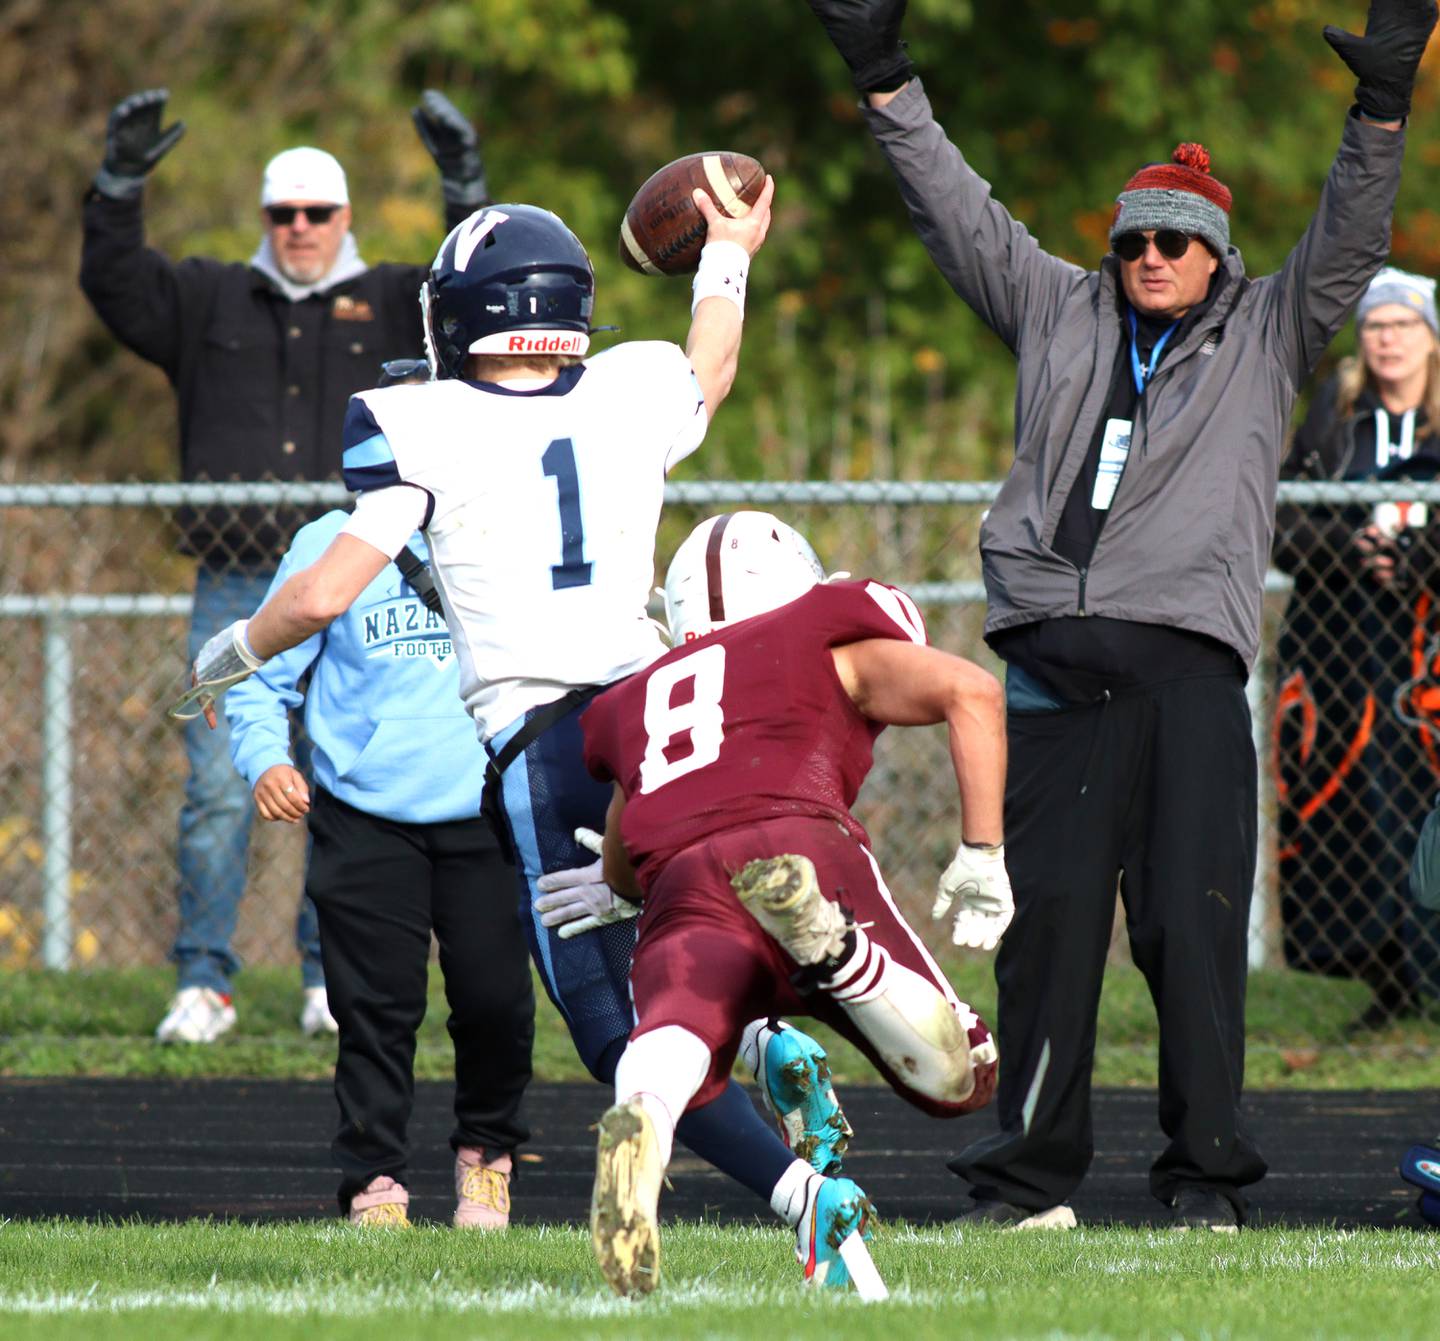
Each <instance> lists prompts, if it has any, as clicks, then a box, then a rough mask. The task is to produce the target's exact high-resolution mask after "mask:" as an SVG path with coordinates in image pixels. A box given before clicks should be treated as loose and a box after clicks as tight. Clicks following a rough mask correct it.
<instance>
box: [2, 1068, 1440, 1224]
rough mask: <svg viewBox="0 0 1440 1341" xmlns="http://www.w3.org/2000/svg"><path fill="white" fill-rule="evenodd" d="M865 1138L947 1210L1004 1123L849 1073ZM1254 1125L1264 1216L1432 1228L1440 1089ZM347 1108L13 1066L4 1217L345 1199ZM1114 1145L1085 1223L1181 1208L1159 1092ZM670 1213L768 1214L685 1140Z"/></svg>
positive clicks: (1274, 1103) (536, 1194) (856, 1163)
mask: <svg viewBox="0 0 1440 1341" xmlns="http://www.w3.org/2000/svg"><path fill="white" fill-rule="evenodd" d="M842 1097H843V1100H844V1103H845V1109H846V1113H847V1114H848V1116H849V1117H850V1120H851V1122H852V1123H853V1125H854V1127H855V1129H856V1132H857V1136H856V1141H855V1146H854V1150H853V1152H852V1154H851V1155H850V1156H849V1157H847V1159H846V1161H845V1171H846V1173H847V1174H849V1175H850V1176H851V1177H853V1178H855V1179H856V1180H857V1181H858V1182H859V1183H860V1184H861V1185H862V1186H863V1187H864V1188H865V1190H866V1191H867V1192H868V1193H869V1194H870V1196H871V1198H872V1199H873V1200H874V1202H875V1204H876V1206H877V1207H878V1208H879V1210H880V1211H881V1213H882V1215H885V1216H887V1217H890V1218H901V1217H903V1218H905V1219H908V1220H912V1221H922V1222H926V1221H928V1222H934V1221H943V1220H947V1219H950V1218H952V1217H953V1216H954V1215H956V1214H957V1213H958V1211H960V1210H961V1209H963V1207H964V1206H965V1205H966V1204H967V1202H966V1199H965V1184H964V1183H963V1182H962V1181H961V1180H960V1179H958V1178H956V1177H955V1176H954V1175H953V1174H951V1173H949V1172H947V1170H946V1168H945V1161H946V1160H947V1159H948V1158H950V1157H951V1156H952V1155H953V1154H954V1153H955V1151H956V1150H957V1149H958V1148H959V1147H960V1146H961V1145H962V1144H964V1143H966V1142H967V1141H968V1140H970V1139H971V1138H972V1137H974V1136H975V1135H977V1134H979V1133H982V1132H986V1131H989V1130H991V1129H992V1127H993V1123H994V1119H993V1116H992V1114H991V1112H990V1111H987V1112H984V1113H981V1114H978V1115H976V1116H974V1117H971V1118H963V1119H960V1120H959V1121H956V1122H939V1121H935V1120H932V1119H930V1118H926V1117H924V1116H923V1115H921V1114H919V1113H916V1112H915V1111H914V1110H912V1109H910V1108H907V1107H906V1106H905V1105H904V1104H902V1103H901V1102H900V1101H899V1100H898V1099H896V1098H895V1097H894V1096H893V1095H892V1094H890V1092H889V1091H888V1090H883V1089H878V1088H874V1087H862V1086H847V1087H846V1088H845V1090H844V1093H843V1096H842ZM606 1098H607V1096H606V1092H605V1090H603V1089H602V1088H601V1087H600V1086H599V1085H536V1086H534V1087H532V1089H531V1090H530V1094H529V1098H528V1100H527V1106H528V1116H529V1120H530V1124H531V1129H532V1133H533V1134H532V1138H531V1142H530V1145H529V1146H528V1147H527V1149H526V1160H525V1162H524V1163H522V1164H521V1166H520V1177H519V1180H518V1183H517V1185H516V1187H515V1188H514V1217H515V1219H516V1220H517V1221H520V1222H538V1221H549V1222H552V1223H553V1222H563V1221H570V1222H574V1221H578V1220H580V1219H582V1218H583V1217H584V1216H585V1214H586V1213H587V1210H588V1207H589V1197H590V1181H591V1177H592V1175H593V1171H594V1137H593V1135H592V1134H591V1132H590V1130H589V1126H590V1124H591V1123H592V1122H594V1121H595V1119H596V1118H597V1117H598V1116H599V1114H600V1112H601V1111H602V1110H603V1109H604V1107H605V1104H606ZM448 1103H449V1088H448V1086H446V1085H443V1084H438V1083H431V1084H422V1085H420V1086H418V1087H417V1095H416V1105H415V1119H414V1122H413V1124H412V1144H413V1146H414V1150H415V1159H414V1161H413V1164H412V1167H411V1176H410V1188H411V1198H412V1200H411V1213H412V1216H413V1217H415V1218H418V1219H433V1220H445V1219H448V1216H449V1213H450V1208H451V1203H450V1199H449V1198H450V1190H451V1189H450V1177H451V1173H450V1161H451V1155H450V1151H449V1148H448V1145H447V1138H448V1134H449V1130H450V1121H449V1114H448V1112H447V1106H448ZM1247 1111H1248V1113H1249V1119H1250V1123H1251V1127H1252V1129H1253V1131H1254V1134H1255V1136H1256V1138H1257V1139H1258V1141H1259V1143H1260V1146H1261V1148H1262V1149H1263V1150H1264V1152H1265V1154H1266V1156H1267V1157H1268V1159H1269V1161H1270V1175H1269V1177H1268V1178H1267V1179H1266V1180H1265V1181H1264V1182H1263V1183H1261V1184H1260V1185H1259V1187H1258V1188H1256V1189H1255V1190H1254V1193H1253V1198H1252V1201H1253V1211H1252V1223H1254V1224H1256V1225H1266V1224H1269V1225H1289V1226H1298V1225H1317V1224H1318V1225H1326V1224H1328V1225H1337V1226H1344V1227H1349V1226H1359V1225H1376V1226H1384V1227H1393V1226H1397V1225H1407V1224H1409V1225H1413V1224H1415V1223H1416V1218H1415V1216H1414V1215H1413V1213H1411V1210H1410V1208H1411V1206H1412V1203H1413V1198H1414V1193H1413V1190H1412V1189H1408V1188H1407V1187H1406V1185H1405V1184H1404V1183H1402V1182H1401V1181H1400V1179H1399V1177H1398V1175H1397V1174H1396V1171H1395V1167H1396V1163H1397V1161H1398V1159H1399V1157H1400V1155H1401V1154H1402V1153H1403V1152H1404V1151H1405V1150H1406V1149H1407V1148H1408V1147H1409V1146H1410V1145H1412V1144H1414V1143H1415V1142H1417V1141H1430V1140H1432V1139H1433V1137H1434V1133H1435V1131H1436V1129H1437V1127H1440V1090H1407V1091H1383V1092H1377V1091H1346V1092H1310V1093H1307V1092H1295V1091H1290V1092H1269V1093H1261V1092H1255V1093H1252V1094H1251V1095H1249V1096H1248V1098H1247ZM334 1119H335V1108H334V1100H333V1098H332V1097H331V1093H330V1087H329V1085H328V1084H326V1083H323V1082H318V1081H316V1082H286V1081H243V1080H213V1081H178V1082H177V1081H153V1080H63V1081H57V1080H16V1079H4V1080H0V1217H10V1218H13V1219H29V1218H35V1217H39V1216H72V1217H84V1218H91V1219H93V1218H111V1219H142V1220H185V1219H191V1218H193V1217H198V1216H213V1217H215V1218H216V1219H235V1220H243V1221H259V1220H293V1219H310V1218H316V1217H322V1216H330V1215H333V1214H335V1203H334V1187H335V1182H336V1177H335V1174H334V1172H333V1170H332V1168H331V1166H330V1162H329V1151H328V1143H329V1137H330V1133H331V1130H332V1128H333V1125H334ZM1095 1133H1096V1147H1097V1153H1096V1156H1095V1163H1094V1166H1093V1168H1092V1170H1091V1173H1090V1176H1089V1178H1088V1179H1086V1181H1085V1184H1084V1186H1083V1187H1082V1188H1081V1189H1080V1191H1079V1193H1078V1194H1077V1195H1076V1196H1075V1198H1074V1201H1073V1205H1074V1207H1075V1210H1076V1213H1077V1214H1078V1215H1079V1216H1080V1217H1081V1219H1082V1220H1083V1221H1090V1222H1101V1223H1112V1224H1128V1225H1143V1224H1161V1223H1164V1211H1163V1210H1162V1209H1161V1208H1160V1207H1159V1205H1158V1204H1157V1203H1156V1202H1154V1201H1153V1200H1151V1198H1150V1196H1149V1193H1148V1190H1147V1183H1146V1171H1147V1169H1148V1167H1149V1163H1150V1161H1151V1159H1152V1158H1153V1157H1154V1156H1155V1154H1156V1153H1157V1152H1158V1151H1159V1149H1160V1145H1161V1137H1160V1133H1159V1128H1158V1125H1157V1122H1156V1117H1155V1095H1154V1093H1153V1092H1150V1091H1145V1090H1099V1091H1096V1094H1095ZM670 1178H671V1182H672V1184H673V1191H671V1192H669V1193H667V1194H666V1197H665V1200H664V1203H663V1205H664V1211H665V1214H666V1216H667V1217H670V1218H676V1219H700V1218H707V1219H712V1220H726V1221H737V1220H748V1219H751V1218H752V1217H754V1216H756V1215H760V1214H763V1215H766V1216H768V1211H767V1210H766V1208H765V1207H764V1206H762V1205H761V1204H760V1203H759V1201H758V1200H757V1199H756V1198H755V1197H753V1196H752V1195H751V1194H750V1193H748V1192H746V1191H745V1190H744V1189H743V1188H740V1187H737V1186H735V1185H734V1184H732V1183H730V1182H729V1181H728V1180H727V1179H726V1178H724V1177H723V1176H721V1175H720V1174H717V1173H715V1172H713V1171H711V1170H710V1169H709V1168H708V1167H707V1166H705V1165H703V1164H701V1163H700V1162H699V1161H698V1160H696V1159H694V1158H693V1157H691V1156H690V1155H689V1154H688V1152H686V1151H684V1150H683V1149H682V1150H679V1151H677V1155H676V1159H675V1161H674V1163H673V1164H672V1165H671V1171H670Z"/></svg>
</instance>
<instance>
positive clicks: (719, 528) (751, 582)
mask: <svg viewBox="0 0 1440 1341" xmlns="http://www.w3.org/2000/svg"><path fill="white" fill-rule="evenodd" d="M823 581H825V570H824V568H822V567H821V566H820V560H819V559H818V558H817V557H816V555H815V551H814V550H813V549H811V548H810V542H809V541H808V540H806V539H805V537H804V536H803V535H801V534H800V532H799V531H797V530H795V529H794V528H793V527H790V526H787V525H786V524H785V523H784V522H782V521H781V520H780V519H779V518H778V517H772V516H771V515H770V514H769V513H768V512H726V513H724V514H722V515H721V516H719V517H711V518H710V519H709V520H708V521H703V522H701V523H700V525H699V526H697V527H696V528H695V529H694V530H693V531H691V532H690V534H689V535H688V536H686V538H685V542H684V544H682V545H681V546H680V548H679V549H678V550H676V551H675V557H674V558H673V559H672V560H671V561H670V568H669V571H668V572H667V573H666V574H665V622H666V623H667V624H669V626H670V638H671V641H672V642H674V643H675V644H676V646H679V644H681V643H686V642H690V641H692V640H693V639H695V638H700V637H703V636H704V635H705V634H707V633H711V632H713V631H714V630H715V629H719V628H723V627H724V626H725V625H726V624H733V623H734V622H735V621H736V620H739V619H748V618H749V617H750V616H751V615H760V614H764V613H765V612H766V611H767V610H775V609H778V608H779V607H780V606H782V605H788V604H789V603H790V602H791V601H793V600H795V599H796V597H799V596H803V595H804V594H805V593H806V592H807V591H809V590H810V588H811V587H814V586H817V585H818V584H819V583H821V582H823Z"/></svg>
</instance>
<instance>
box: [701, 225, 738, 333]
mask: <svg viewBox="0 0 1440 1341" xmlns="http://www.w3.org/2000/svg"><path fill="white" fill-rule="evenodd" d="M749 274H750V253H749V252H747V251H746V250H745V248H744V247H742V246H741V245H740V244H739V243H738V242H707V243H706V244H705V246H704V247H703V248H702V249H701V251H700V268H699V269H698V270H697V271H696V272H695V282H694V284H693V285H692V286H691V287H692V289H693V291H694V297H693V298H692V299H691V302H690V315H691V316H692V317H693V316H694V315H695V309H696V308H697V307H699V306H700V304H701V303H702V302H703V301H704V300H705V299H706V298H728V299H729V300H730V301H731V302H732V303H734V304H735V306H736V307H738V308H739V309H740V319H741V320H742V321H743V320H744V319H745V280H746V278H747V277H748V276H749Z"/></svg>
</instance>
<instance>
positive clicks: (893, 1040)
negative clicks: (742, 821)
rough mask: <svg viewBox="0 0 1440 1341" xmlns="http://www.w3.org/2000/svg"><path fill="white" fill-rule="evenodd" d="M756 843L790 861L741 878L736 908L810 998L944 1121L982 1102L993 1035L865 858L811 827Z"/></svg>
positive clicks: (840, 838)
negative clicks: (796, 973)
mask: <svg viewBox="0 0 1440 1341" xmlns="http://www.w3.org/2000/svg"><path fill="white" fill-rule="evenodd" d="M751 838H752V836H751V835H747V836H746V839H747V843H746V846H747V848H748V846H749V840H750V839H751ZM753 839H754V841H755V843H756V845H757V846H758V847H759V848H760V849H762V850H768V851H772V852H773V851H774V850H775V847H776V846H777V845H784V846H788V847H791V848H792V849H794V850H793V851H790V852H784V853H781V854H778V855H774V856H766V857H761V858H756V859H752V860H750V861H749V862H747V863H745V864H744V865H743V866H742V867H741V868H740V869H739V870H738V873H737V874H736V875H735V877H734V879H733V885H734V888H735V890H736V893H737V895H738V896H739V899H740V902H741V904H742V905H743V906H744V907H745V909H746V910H747V911H748V912H749V913H750V915H751V916H753V917H754V918H755V919H756V921H757V922H758V923H759V925H760V926H761V927H762V928H763V929H764V930H765V931H766V932H767V934H769V935H770V936H772V937H773V938H774V939H775V940H776V942H777V943H778V944H779V945H780V946H781V948H782V949H783V950H784V951H785V952H786V954H787V955H789V956H790V958H791V959H793V960H794V961H795V963H796V964H798V965H799V966H800V967H801V969H802V970H804V978H803V980H804V981H805V982H806V984H807V986H808V987H809V988H810V989H811V990H812V991H813V992H814V994H815V995H816V996H817V997H820V998H823V999H828V1001H829V1002H832V1003H833V1004H834V1006H836V1007H838V1008H839V1010H840V1012H841V1013H842V1016H843V1018H844V1020H845V1021H847V1022H848V1023H849V1025H850V1026H851V1029H852V1030H853V1031H854V1033H856V1034H858V1035H859V1037H860V1039H862V1040H864V1043H865V1044H868V1047H866V1051H867V1052H868V1053H869V1054H870V1055H871V1056H872V1058H875V1059H877V1060H878V1061H879V1062H880V1063H881V1064H882V1069H883V1070H884V1073H885V1074H886V1076H887V1078H888V1079H890V1080H891V1081H892V1083H893V1084H895V1085H896V1087H897V1088H898V1089H899V1090H900V1091H901V1093H902V1094H904V1095H905V1097H907V1098H909V1099H911V1101H912V1102H916V1103H918V1104H920V1105H921V1106H922V1107H924V1108H925V1109H926V1111H929V1112H933V1113H935V1114H937V1115H940V1116H953V1115H956V1114H958V1113H962V1112H969V1111H972V1110H973V1109H975V1108H977V1107H979V1106H981V1105H982V1104H984V1103H985V1102H987V1101H988V1100H989V1098H990V1094H991V1091H992V1088H993V1074H994V1070H995V1067H994V1060H995V1059H994V1044H993V1043H992V1042H991V1041H990V1039H989V1037H988V1031H986V1030H985V1029H984V1027H983V1025H982V1024H981V1023H980V1021H979V1020H978V1018H977V1017H976V1016H975V1015H974V1012H973V1011H970V1010H969V1008H968V1007H967V1006H965V1005H964V1004H963V1003H962V1002H960V1001H959V1000H958V999H957V998H956V996H955V994H954V992H953V991H952V990H951V988H950V986H949V984H948V983H947V982H946V980H945V978H944V976H943V975H942V974H941V973H940V970H939V968H938V966H937V965H936V964H935V963H934V961H933V960H932V959H931V958H930V956H929V955H928V953H926V951H925V949H924V946H923V945H922V944H921V943H920V941H919V939H918V937H916V936H915V935H914V932H913V931H911V929H910V927H909V926H908V925H907V924H906V923H905V921H904V919H903V918H902V917H901V915H900V913H899V910H898V909H897V908H896V907H895V904H894V901H893V900H892V899H891V897H890V894H889V891H888V890H887V889H886V888H885V884H884V881H883V879H882V878H881V875H880V870H879V867H878V866H877V865H876V864H875V861H874V859H873V858H872V857H871V856H870V854H869V853H868V852H866V851H865V850H864V849H863V848H862V847H860V846H859V845H858V844H856V843H855V842H854V841H853V840H851V839H849V838H847V837H846V836H845V835H843V834H841V833H840V832H839V830H838V829H836V827H835V826H834V825H828V824H824V823H818V822H815V821H810V820H802V821H793V820H786V821H779V822H776V823H774V824H771V825H766V826H762V828H761V832H760V833H758V834H755V835H753ZM807 852H808V853H809V854H810V855H804V854H805V853H807ZM738 855H739V852H738V851H737V852H736V853H733V854H731V860H732V861H733V860H734V859H735V858H736V857H738ZM817 867H818V869H817ZM830 890H833V891H835V892H836V895H837V897H829V896H828V895H827V891H830ZM907 961H908V962H907ZM820 1013H821V1014H822V1018H823V1017H828V1014H829V1012H826V1011H824V1010H823V1008H822V1010H821V1012H820ZM837 1023H838V1022H837ZM847 1032H850V1030H847ZM972 1039H973V1041H974V1043H975V1047H974V1049H973V1055H972V1047H971V1043H972Z"/></svg>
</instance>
